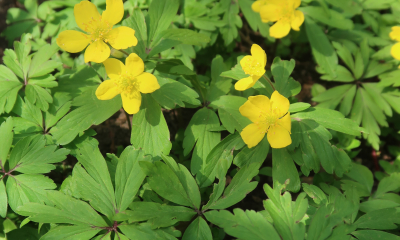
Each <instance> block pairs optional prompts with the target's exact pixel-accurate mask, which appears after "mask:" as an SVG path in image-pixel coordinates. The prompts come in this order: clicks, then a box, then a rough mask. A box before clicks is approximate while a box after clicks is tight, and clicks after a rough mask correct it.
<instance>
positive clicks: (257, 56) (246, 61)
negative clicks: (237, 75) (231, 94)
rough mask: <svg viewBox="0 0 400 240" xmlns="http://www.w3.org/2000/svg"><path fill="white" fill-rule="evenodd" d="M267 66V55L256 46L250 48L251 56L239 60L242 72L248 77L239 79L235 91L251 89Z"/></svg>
mask: <svg viewBox="0 0 400 240" xmlns="http://www.w3.org/2000/svg"><path fill="white" fill-rule="evenodd" d="M266 64H267V54H265V52H264V50H263V49H262V48H261V47H260V46H258V45H257V44H253V45H252V46H251V55H247V56H245V57H243V58H242V60H240V66H241V67H242V69H243V71H244V72H245V73H246V74H249V75H250V76H249V77H247V78H242V79H240V80H239V81H238V82H237V83H236V84H235V89H236V90H238V91H244V90H246V89H249V88H251V87H252V86H253V85H254V84H255V83H256V82H257V81H258V79H260V78H261V77H262V76H263V75H264V73H265V65H266Z"/></svg>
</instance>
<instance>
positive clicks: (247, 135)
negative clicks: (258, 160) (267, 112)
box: [240, 123, 267, 148]
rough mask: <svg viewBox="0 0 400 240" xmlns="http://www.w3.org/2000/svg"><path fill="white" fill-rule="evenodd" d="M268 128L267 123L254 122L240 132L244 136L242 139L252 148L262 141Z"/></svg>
mask: <svg viewBox="0 0 400 240" xmlns="http://www.w3.org/2000/svg"><path fill="white" fill-rule="evenodd" d="M266 130H267V125H265V124H262V125H258V124H255V123H252V124H250V125H248V126H247V127H245V128H244V129H243V131H242V132H241V133H240V136H242V139H243V141H244V142H245V143H246V144H247V147H248V148H252V147H254V146H257V144H258V143H259V142H261V140H262V139H263V138H264V136H265V131H266Z"/></svg>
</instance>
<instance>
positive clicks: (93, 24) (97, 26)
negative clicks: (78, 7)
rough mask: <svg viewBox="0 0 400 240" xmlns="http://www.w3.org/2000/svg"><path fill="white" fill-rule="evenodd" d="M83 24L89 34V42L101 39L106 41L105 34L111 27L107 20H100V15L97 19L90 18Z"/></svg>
mask: <svg viewBox="0 0 400 240" xmlns="http://www.w3.org/2000/svg"><path fill="white" fill-rule="evenodd" d="M84 25H85V31H86V32H87V33H89V34H90V38H91V43H93V42H96V41H101V40H103V41H105V42H107V41H108V40H107V35H108V33H109V32H110V31H111V29H112V27H113V25H111V24H110V23H109V22H107V21H102V20H101V17H100V18H99V19H94V18H92V20H90V21H89V22H88V23H85V24H84Z"/></svg>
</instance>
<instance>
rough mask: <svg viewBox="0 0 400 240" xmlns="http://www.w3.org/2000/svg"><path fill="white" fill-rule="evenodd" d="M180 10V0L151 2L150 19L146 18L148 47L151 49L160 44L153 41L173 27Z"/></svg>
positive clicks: (156, 0)
mask: <svg viewBox="0 0 400 240" xmlns="http://www.w3.org/2000/svg"><path fill="white" fill-rule="evenodd" d="M178 8H179V1H178V0H169V1H167V0H155V1H152V2H151V4H150V7H149V14H148V19H147V17H146V22H147V23H148V25H147V26H148V40H147V41H148V42H147V45H148V46H149V48H150V49H152V48H154V46H156V45H157V44H158V42H156V41H153V40H154V39H157V38H158V35H159V34H161V32H163V31H164V30H166V29H167V28H168V27H169V26H170V25H171V22H173V19H174V18H175V16H176V13H177V12H178ZM158 39H159V38H158Z"/></svg>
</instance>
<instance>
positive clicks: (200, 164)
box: [183, 108, 221, 174]
mask: <svg viewBox="0 0 400 240" xmlns="http://www.w3.org/2000/svg"><path fill="white" fill-rule="evenodd" d="M219 126H220V125H219V120H218V116H217V115H216V114H215V113H214V112H213V111H212V110H210V109H208V108H202V109H200V110H198V111H197V112H196V113H195V114H194V115H193V117H192V119H191V120H190V122H189V125H188V126H187V128H186V130H185V136H184V138H183V149H184V152H183V154H184V155H188V154H189V153H190V151H191V150H192V149H193V147H194V150H193V155H192V160H191V166H190V170H191V172H192V174H197V173H198V172H199V171H201V170H204V166H205V160H206V159H207V156H208V154H209V153H210V151H211V150H212V149H213V148H214V147H215V146H216V145H217V144H218V143H219V142H220V140H221V133H219V132H210V131H209V129H212V128H215V127H219Z"/></svg>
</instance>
